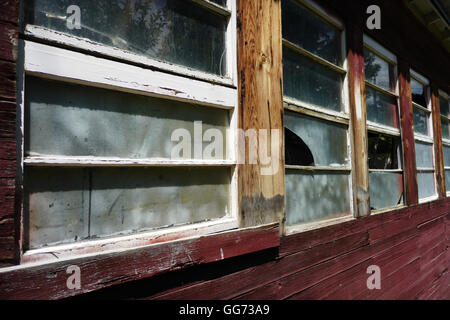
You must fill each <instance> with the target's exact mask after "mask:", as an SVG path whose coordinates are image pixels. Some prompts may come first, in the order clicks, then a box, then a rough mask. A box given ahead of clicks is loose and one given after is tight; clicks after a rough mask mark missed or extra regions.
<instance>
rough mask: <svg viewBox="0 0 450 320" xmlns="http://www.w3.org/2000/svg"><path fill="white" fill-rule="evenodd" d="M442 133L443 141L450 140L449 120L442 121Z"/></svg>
mask: <svg viewBox="0 0 450 320" xmlns="http://www.w3.org/2000/svg"><path fill="white" fill-rule="evenodd" d="M441 132H442V138H443V139H450V134H449V125H448V120H447V119H441Z"/></svg>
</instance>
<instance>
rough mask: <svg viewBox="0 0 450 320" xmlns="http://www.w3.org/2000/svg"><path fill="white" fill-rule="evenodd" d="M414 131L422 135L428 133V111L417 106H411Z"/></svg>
mask: <svg viewBox="0 0 450 320" xmlns="http://www.w3.org/2000/svg"><path fill="white" fill-rule="evenodd" d="M413 113H414V131H415V132H417V133H421V134H423V135H426V136H427V135H428V113H426V112H425V111H424V110H421V109H419V108H415V107H414V108H413Z"/></svg>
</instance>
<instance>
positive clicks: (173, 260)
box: [0, 225, 279, 299]
mask: <svg viewBox="0 0 450 320" xmlns="http://www.w3.org/2000/svg"><path fill="white" fill-rule="evenodd" d="M278 245H279V228H278V225H268V226H264V227H259V228H252V229H245V230H239V231H231V232H225V233H220V234H215V235H210V236H204V237H199V238H195V239H190V240H184V241H174V242H169V243H165V244H162V245H155V246H148V247H143V248H138V249H134V250H129V251H118V252H113V253H105V254H101V255H91V256H87V257H82V258H78V259H73V260H65V261H61V262H57V263H51V264H44V265H36V266H26V265H24V266H20V267H12V268H7V269H0V298H1V299H58V298H64V297H68V296H73V295H77V294H81V293H86V292H90V291H94V290H97V289H101V288H105V287H108V286H111V285H114V284H120V283H124V282H127V281H132V280H138V279H143V278H146V277H150V276H153V275H156V274H160V273H163V272H167V271H169V270H177V269H181V268H184V267H187V266H190V265H194V264H200V263H207V262H213V261H218V260H222V259H226V258H230V257H234V256H238V255H242V254H246V253H249V252H254V251H258V250H264V249H267V248H272V247H276V246H278ZM71 265H76V266H78V267H79V268H80V271H81V289H74V290H70V289H68V288H67V286H66V281H67V278H68V276H69V275H67V273H66V270H67V268H68V267H69V266H71Z"/></svg>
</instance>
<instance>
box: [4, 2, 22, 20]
mask: <svg viewBox="0 0 450 320" xmlns="http://www.w3.org/2000/svg"><path fill="white" fill-rule="evenodd" d="M0 21H2V22H11V23H14V24H18V23H19V0H4V1H1V2H0Z"/></svg>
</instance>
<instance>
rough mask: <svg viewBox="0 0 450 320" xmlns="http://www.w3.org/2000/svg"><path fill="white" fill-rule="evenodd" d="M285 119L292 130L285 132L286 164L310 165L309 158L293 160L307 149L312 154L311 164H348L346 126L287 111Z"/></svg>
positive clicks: (336, 165)
mask: <svg viewBox="0 0 450 320" xmlns="http://www.w3.org/2000/svg"><path fill="white" fill-rule="evenodd" d="M284 122H285V126H286V128H287V129H288V130H290V131H291V132H292V134H289V135H288V134H287V135H286V147H285V150H286V164H293V165H311V164H310V163H307V162H310V161H309V159H306V160H308V161H306V162H305V163H298V162H296V161H294V160H295V159H298V158H300V159H302V158H304V155H306V154H309V152H310V153H311V154H312V157H313V164H312V165H316V166H333V167H343V166H349V159H348V153H347V127H346V126H344V125H340V124H336V123H333V122H329V121H323V120H318V119H315V118H311V117H306V116H303V115H300V114H297V113H294V112H288V111H286V112H285V115H284ZM295 139H297V140H298V143H296V140H295ZM297 154H300V155H299V156H297Z"/></svg>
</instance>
